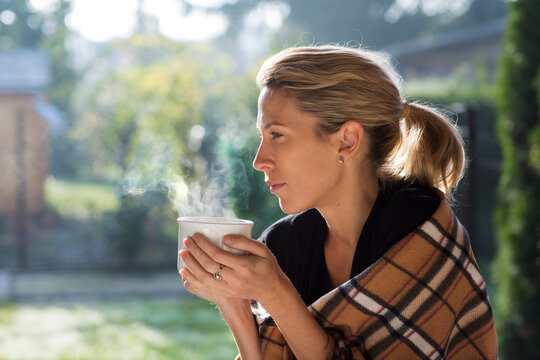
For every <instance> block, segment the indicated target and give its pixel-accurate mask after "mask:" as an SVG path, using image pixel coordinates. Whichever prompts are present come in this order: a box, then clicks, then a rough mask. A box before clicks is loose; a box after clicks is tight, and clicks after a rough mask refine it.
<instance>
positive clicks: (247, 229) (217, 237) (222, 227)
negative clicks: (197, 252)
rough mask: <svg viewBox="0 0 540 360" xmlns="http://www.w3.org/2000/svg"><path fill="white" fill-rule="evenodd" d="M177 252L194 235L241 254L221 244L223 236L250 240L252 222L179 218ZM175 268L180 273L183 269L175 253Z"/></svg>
mask: <svg viewBox="0 0 540 360" xmlns="http://www.w3.org/2000/svg"><path fill="white" fill-rule="evenodd" d="M178 226H179V231H178V251H179V252H180V250H182V249H183V248H184V239H185V238H187V237H191V236H192V235H193V234H195V233H200V234H203V235H204V236H206V237H207V238H208V239H209V240H210V242H212V243H213V244H214V245H216V246H218V247H220V248H222V249H224V250H226V251H229V252H232V253H235V254H241V253H242V251H239V250H236V249H232V248H230V247H228V246H227V245H225V244H224V243H223V237H224V236H225V235H243V236H245V237H248V238H251V228H252V227H253V221H250V220H242V219H233V218H221V217H191V216H190V217H179V218H178ZM176 256H177V268H178V271H180V270H181V269H182V268H183V267H184V262H183V261H182V258H181V257H180V255H179V254H178V253H177V255H176Z"/></svg>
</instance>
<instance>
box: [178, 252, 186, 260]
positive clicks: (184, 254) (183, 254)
mask: <svg viewBox="0 0 540 360" xmlns="http://www.w3.org/2000/svg"><path fill="white" fill-rule="evenodd" d="M179 254H180V257H181V258H182V260H185V259H186V255H187V251H180V252H179Z"/></svg>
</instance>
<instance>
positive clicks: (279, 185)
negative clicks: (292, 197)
mask: <svg viewBox="0 0 540 360" xmlns="http://www.w3.org/2000/svg"><path fill="white" fill-rule="evenodd" d="M266 185H268V186H270V192H273V193H275V192H276V191H278V190H279V189H281V188H282V187H283V186H285V183H284V182H277V181H267V182H266Z"/></svg>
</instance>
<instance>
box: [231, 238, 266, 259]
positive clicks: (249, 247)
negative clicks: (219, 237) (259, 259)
mask: <svg viewBox="0 0 540 360" xmlns="http://www.w3.org/2000/svg"><path fill="white" fill-rule="evenodd" d="M223 242H224V243H225V245H227V246H229V247H231V248H233V249H237V250H244V251H247V252H248V253H250V254H253V255H257V256H265V255H266V254H267V253H268V248H267V247H266V245H265V244H263V243H261V242H259V241H257V240H253V239H250V238H247V237H245V236H242V235H225V236H224V237H223Z"/></svg>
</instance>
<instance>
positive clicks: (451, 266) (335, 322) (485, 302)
mask: <svg viewBox="0 0 540 360" xmlns="http://www.w3.org/2000/svg"><path fill="white" fill-rule="evenodd" d="M439 196H440V198H441V204H440V206H439V208H438V209H437V211H436V212H435V213H434V214H433V216H432V217H431V218H430V219H428V220H427V221H426V222H425V223H423V224H422V225H421V226H420V227H418V228H417V229H416V230H415V231H414V232H412V233H411V234H409V235H408V236H407V237H405V238H404V239H403V240H401V241H400V242H399V243H397V244H396V245H394V246H393V247H392V248H391V249H390V250H389V251H388V252H387V253H386V254H385V255H384V256H383V257H382V258H381V259H379V260H378V261H377V262H376V263H375V264H373V265H372V266H371V267H370V268H368V269H366V270H365V271H364V272H362V273H361V274H359V275H358V276H356V277H354V278H352V279H351V280H349V281H348V282H346V283H344V284H343V285H341V286H339V287H338V288H336V289H334V290H332V291H331V292H329V293H328V294H326V295H325V296H323V297H322V298H320V299H319V300H317V301H316V302H315V303H314V304H312V305H311V306H310V307H309V310H310V311H311V312H312V313H313V315H314V316H315V317H316V319H317V320H318V321H319V323H320V324H321V325H322V326H323V327H324V329H325V330H326V331H327V332H328V333H329V334H331V335H332V337H333V338H334V340H335V350H334V354H333V359H496V358H497V356H498V347H497V338H496V334H495V326H494V322H493V316H492V313H491V306H490V303H489V298H488V295H487V292H486V286H485V283H484V280H483V278H482V275H481V274H480V271H479V268H478V265H477V263H476V260H475V258H474V255H473V253H472V249H471V246H470V243H469V238H468V235H467V232H466V231H465V230H464V228H463V227H462V225H461V224H460V223H459V222H458V220H457V219H456V217H455V216H454V214H453V213H452V210H451V208H450V206H449V205H448V202H447V201H446V199H445V198H444V195H443V194H442V193H440V192H439ZM252 308H253V313H254V314H255V317H256V319H257V322H258V324H259V331H260V336H261V341H262V344H261V346H262V351H263V358H264V359H294V355H293V354H292V352H291V351H290V349H289V347H288V346H287V343H286V342H285V340H284V338H283V336H282V335H281V333H280V332H279V330H278V328H277V326H276V325H275V323H274V322H273V320H272V319H271V317H270V315H269V314H268V313H267V312H266V311H264V309H262V308H261V307H260V306H258V304H257V303H254V304H253V306H252Z"/></svg>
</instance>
